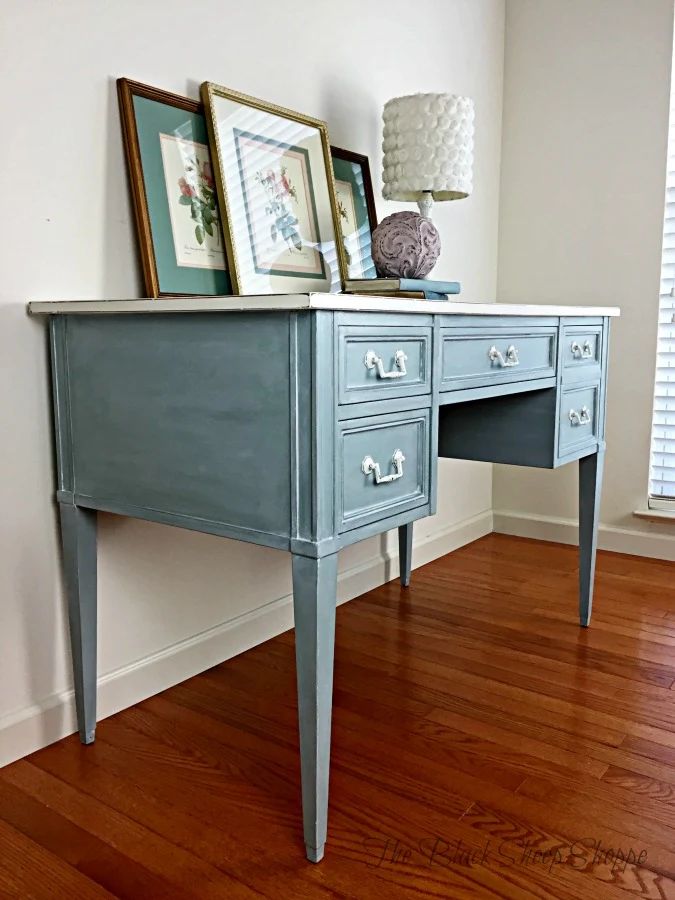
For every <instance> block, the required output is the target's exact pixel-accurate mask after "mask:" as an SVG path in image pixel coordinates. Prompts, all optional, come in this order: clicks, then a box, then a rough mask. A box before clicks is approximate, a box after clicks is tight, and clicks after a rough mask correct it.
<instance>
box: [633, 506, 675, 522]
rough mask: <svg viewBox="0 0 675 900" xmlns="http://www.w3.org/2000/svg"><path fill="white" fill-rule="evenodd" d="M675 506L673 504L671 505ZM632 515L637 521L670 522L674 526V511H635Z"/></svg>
mask: <svg viewBox="0 0 675 900" xmlns="http://www.w3.org/2000/svg"><path fill="white" fill-rule="evenodd" d="M673 505H674V506H675V504H673ZM633 515H634V516H635V517H636V518H637V519H651V521H652V522H672V523H673V524H675V509H673V511H672V512H670V511H669V510H667V509H636V510H635V512H634V513H633Z"/></svg>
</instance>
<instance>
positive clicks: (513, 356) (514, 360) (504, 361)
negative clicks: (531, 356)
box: [488, 344, 520, 369]
mask: <svg viewBox="0 0 675 900" xmlns="http://www.w3.org/2000/svg"><path fill="white" fill-rule="evenodd" d="M488 356H489V357H490V360H491V361H492V362H494V361H495V360H497V362H498V363H499V365H500V366H501V367H502V368H503V369H509V368H511V367H512V366H519V365H520V360H519V359H518V351H517V350H516V348H515V347H514V346H513V344H511V346H510V347H509V348H508V350H507V351H506V358H504V357H503V356H502V355H501V353H500V352H499V350H497V348H496V347H495V346H494V344H493V345H492V347H490V349H489V351H488Z"/></svg>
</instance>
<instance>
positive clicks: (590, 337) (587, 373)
mask: <svg viewBox="0 0 675 900" xmlns="http://www.w3.org/2000/svg"><path fill="white" fill-rule="evenodd" d="M562 341H563V345H562V347H561V350H560V352H561V354H562V364H563V381H565V382H570V381H586V382H588V381H595V380H599V379H600V360H601V358H602V325H596V326H592V325H586V326H580V327H579V326H568V327H566V328H565V329H564V331H563V339H562Z"/></svg>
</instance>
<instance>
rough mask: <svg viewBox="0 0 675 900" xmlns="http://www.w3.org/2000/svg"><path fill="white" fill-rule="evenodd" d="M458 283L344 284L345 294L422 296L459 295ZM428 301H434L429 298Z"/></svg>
mask: <svg viewBox="0 0 675 900" xmlns="http://www.w3.org/2000/svg"><path fill="white" fill-rule="evenodd" d="M460 290H461V286H460V283H459V282H458V281H431V280H430V279H428V278H355V279H351V280H349V281H346V282H345V292H346V293H347V294H392V293H401V292H413V291H419V292H421V293H423V294H425V295H426V294H432V295H433V294H440V295H441V296H446V295H447V294H459V292H460ZM428 299H436V298H434V297H429V298H428Z"/></svg>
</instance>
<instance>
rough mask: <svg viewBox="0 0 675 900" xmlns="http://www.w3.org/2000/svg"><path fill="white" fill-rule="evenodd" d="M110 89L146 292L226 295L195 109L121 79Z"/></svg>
mask: <svg viewBox="0 0 675 900" xmlns="http://www.w3.org/2000/svg"><path fill="white" fill-rule="evenodd" d="M118 92H119V97H120V107H121V113H122V125H123V131H124V138H125V145H126V153H127V161H128V165H129V174H130V179H131V187H132V194H133V200H134V207H135V213H136V222H137V226H138V233H139V241H140V250H141V257H142V262H143V272H144V277H145V289H146V292H147V294H148V295H149V296H152V297H162V296H220V295H226V294H231V285H230V278H229V274H228V271H227V256H226V251H225V244H224V240H223V234H222V227H221V226H222V223H221V218H220V211H219V204H218V198H217V194H216V186H215V181H214V175H213V170H212V167H211V156H210V151H209V146H208V132H207V128H206V120H205V118H204V112H203V107H202V106H201V104H200V103H199V102H198V101H196V100H189V99H188V98H186V97H180V96H178V95H176V94H170V93H168V92H166V91H161V90H159V89H157V88H152V87H149V86H147V85H142V84H139V83H138V82H133V81H128V80H127V79H124V78H122V79H119V81H118Z"/></svg>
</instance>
